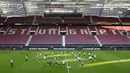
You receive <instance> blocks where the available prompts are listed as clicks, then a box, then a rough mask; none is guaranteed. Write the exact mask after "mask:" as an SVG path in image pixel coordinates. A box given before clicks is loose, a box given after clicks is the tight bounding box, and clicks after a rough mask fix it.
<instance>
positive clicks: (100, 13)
mask: <svg viewBox="0 0 130 73" xmlns="http://www.w3.org/2000/svg"><path fill="white" fill-rule="evenodd" d="M102 11H103V8H101V9H100V12H99V16H101V15H102Z"/></svg>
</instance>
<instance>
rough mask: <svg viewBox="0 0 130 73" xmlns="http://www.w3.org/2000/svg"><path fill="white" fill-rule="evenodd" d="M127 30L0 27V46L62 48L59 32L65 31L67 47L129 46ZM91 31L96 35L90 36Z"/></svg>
mask: <svg viewBox="0 0 130 73" xmlns="http://www.w3.org/2000/svg"><path fill="white" fill-rule="evenodd" d="M129 28H130V26H0V30H1V31H3V33H2V32H1V34H0V45H23V46H39V45H40V46H45V47H47V46H50V45H52V46H54V45H55V46H56V47H62V45H61V44H62V35H60V31H66V35H65V43H66V46H68V47H74V46H82V47H88V46H94V45H95V46H100V47H101V46H105V45H118V46H119V45H129V44H130V36H129V32H130V29H129ZM93 31H94V32H95V33H96V35H93V34H92V32H93ZM32 32H33V34H31V33H32ZM123 32H126V34H124V33H123Z"/></svg>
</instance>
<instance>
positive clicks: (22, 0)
mask: <svg viewBox="0 0 130 73" xmlns="http://www.w3.org/2000/svg"><path fill="white" fill-rule="evenodd" d="M21 2H22V5H23V9H24V13H25V16H27V10H26V8H25V4H24V0H21Z"/></svg>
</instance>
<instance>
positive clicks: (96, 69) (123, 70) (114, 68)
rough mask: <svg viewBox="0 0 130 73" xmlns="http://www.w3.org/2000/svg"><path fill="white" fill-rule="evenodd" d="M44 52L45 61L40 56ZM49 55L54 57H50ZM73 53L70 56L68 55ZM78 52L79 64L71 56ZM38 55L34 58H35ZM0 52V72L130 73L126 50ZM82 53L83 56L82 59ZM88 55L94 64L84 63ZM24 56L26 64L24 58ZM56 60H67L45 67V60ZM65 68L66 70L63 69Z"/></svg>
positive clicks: (86, 61)
mask: <svg viewBox="0 0 130 73" xmlns="http://www.w3.org/2000/svg"><path fill="white" fill-rule="evenodd" d="M46 52H47V53H48V56H47V59H46V60H44V55H45V54H46ZM52 52H53V53H54V54H52ZM72 52H73V55H72ZM79 52H81V59H82V60H83V62H84V66H81V61H78V60H77V58H76V57H75V55H78V54H79ZM39 53H41V54H42V55H41V56H39V58H38V59H36V56H37V55H38V54H39ZM59 53H61V51H27V50H26V51H23V50H22V51H9V50H8V51H3V50H1V51H0V73H130V51H62V53H63V54H62V55H61V56H60V57H59V56H58V54H59ZM84 53H86V56H84ZM88 53H94V54H96V56H97V59H96V61H95V60H92V61H91V62H90V61H89V60H88ZM26 55H28V61H27V62H26V61H25V57H26ZM54 56H55V57H56V58H57V62H58V61H63V60H64V59H65V58H66V60H67V63H66V65H62V64H61V65H57V64H53V63H52V65H48V63H47V60H49V59H54ZM11 58H12V59H13V61H14V66H13V67H11V66H10V59H11ZM66 66H68V67H69V68H67V67H66Z"/></svg>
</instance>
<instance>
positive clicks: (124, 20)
mask: <svg viewBox="0 0 130 73" xmlns="http://www.w3.org/2000/svg"><path fill="white" fill-rule="evenodd" d="M0 22H7V23H32V22H38V23H52V22H55V23H61V22H64V23H103V24H105V23H119V24H120V23H130V18H112V17H89V16H88V17H85V18H82V17H76V18H75V17H66V18H64V20H62V18H61V17H42V16H28V17H13V18H3V17H1V18H0Z"/></svg>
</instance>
